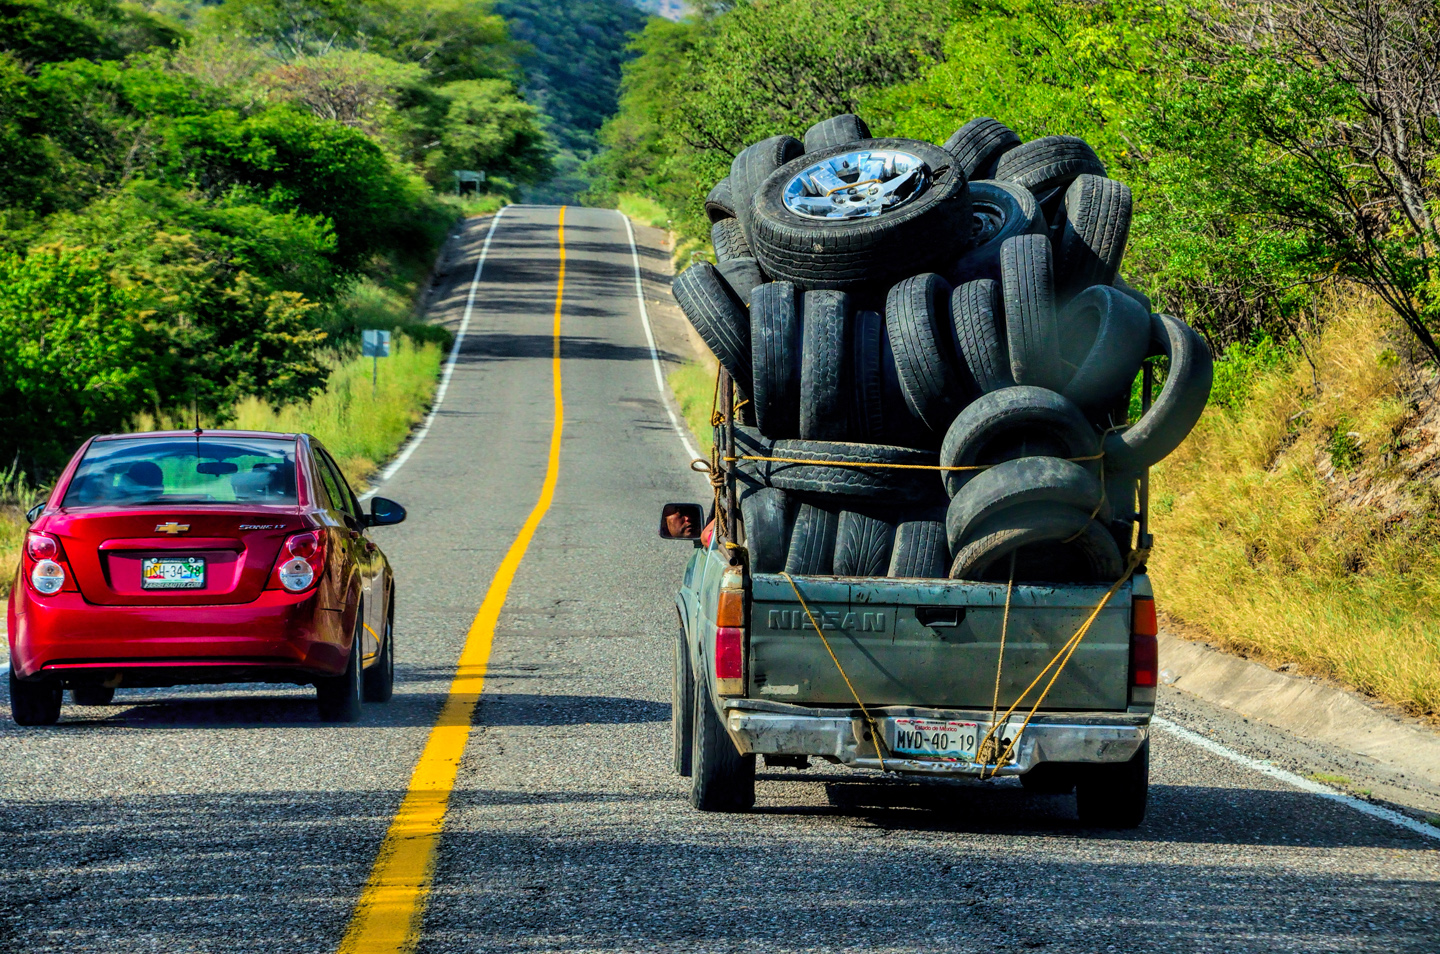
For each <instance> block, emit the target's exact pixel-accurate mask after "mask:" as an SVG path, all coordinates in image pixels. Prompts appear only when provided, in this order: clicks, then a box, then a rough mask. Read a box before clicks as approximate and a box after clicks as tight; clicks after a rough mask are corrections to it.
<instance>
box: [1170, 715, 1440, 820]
mask: <svg viewBox="0 0 1440 954" xmlns="http://www.w3.org/2000/svg"><path fill="white" fill-rule="evenodd" d="M1151 724H1153V725H1155V726H1158V727H1159V728H1161V729H1164V730H1165V731H1166V732H1168V733H1170V734H1171V735H1173V736H1175V737H1176V738H1177V739H1182V740H1184V741H1186V742H1189V743H1190V744H1191V745H1198V746H1199V747H1200V748H1202V749H1204V750H1205V751H1207V752H1211V753H1213V754H1215V755H1218V756H1220V757H1222V758H1227V759H1229V760H1230V761H1232V762H1234V763H1236V764H1237V765H1243V766H1244V767H1245V768H1248V769H1250V770H1251V771H1255V772H1259V773H1260V774H1261V775H1268V776H1270V777H1271V778H1273V779H1275V780H1277V781H1280V782H1284V783H1285V784H1286V785H1290V786H1292V787H1294V788H1298V789H1300V790H1301V791H1302V792H1308V793H1310V794H1311V795H1318V796H1319V797H1320V798H1325V799H1329V800H1330V801H1332V802H1339V803H1340V804H1341V805H1346V806H1348V807H1350V808H1353V809H1355V810H1356V811H1357V812H1360V813H1361V814H1364V815H1369V816H1370V817H1372V818H1378V819H1380V820H1381V821H1387V822H1389V823H1390V824H1392V825H1398V826H1399V827H1401V828H1407V829H1409V830H1410V831H1413V832H1415V833H1416V834H1420V835H1424V836H1425V837H1426V838H1434V839H1436V840H1440V828H1436V827H1435V826H1433V825H1427V824H1425V823H1424V822H1420V821H1416V820H1415V819H1413V818H1410V817H1409V816H1406V815H1402V814H1400V813H1399V812H1397V811H1391V810H1390V809H1388V808H1381V807H1380V806H1379V805H1372V804H1370V803H1369V802H1367V801H1365V800H1364V799H1360V798H1355V797H1354V796H1353V795H1346V794H1345V793H1344V792H1341V791H1338V790H1337V789H1333V788H1331V787H1330V786H1328V785H1322V784H1320V783H1319V782H1317V781H1314V780H1313V779H1308V778H1303V777H1301V776H1299V775H1296V774H1295V773H1294V772H1287V771H1285V770H1284V769H1281V768H1276V767H1275V766H1273V765H1267V764H1266V763H1264V762H1262V761H1260V760H1259V759H1252V758H1251V757H1250V756H1248V755H1241V754H1240V753H1239V752H1236V751H1234V750H1232V749H1228V748H1226V747H1225V746H1223V745H1221V744H1220V743H1219V742H1216V741H1214V740H1212V739H1207V738H1205V736H1203V735H1201V734H1200V733H1198V732H1192V731H1191V730H1189V729H1187V728H1185V727H1184V726H1180V725H1176V724H1175V723H1174V722H1171V721H1170V720H1169V719H1162V718H1161V717H1159V716H1154V717H1153V718H1152V719H1151Z"/></svg>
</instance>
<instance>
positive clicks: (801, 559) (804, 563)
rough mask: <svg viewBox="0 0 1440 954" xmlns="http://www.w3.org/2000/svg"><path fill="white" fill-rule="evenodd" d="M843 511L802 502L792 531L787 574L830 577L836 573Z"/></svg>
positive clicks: (786, 564)
mask: <svg viewBox="0 0 1440 954" xmlns="http://www.w3.org/2000/svg"><path fill="white" fill-rule="evenodd" d="M839 526H840V512H839V511H838V510H835V509H833V508H831V507H822V506H819V505H818V504H812V503H801V504H800V506H799V508H798V509H797V510H796V512H795V524H794V526H793V527H792V528H791V530H790V547H789V551H788V552H787V553H786V555H785V572H786V573H789V574H791V575H794V576H830V575H831V574H833V573H834V572H835V537H836V534H837V532H838V531H839Z"/></svg>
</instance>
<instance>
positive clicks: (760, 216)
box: [673, 115, 1212, 582]
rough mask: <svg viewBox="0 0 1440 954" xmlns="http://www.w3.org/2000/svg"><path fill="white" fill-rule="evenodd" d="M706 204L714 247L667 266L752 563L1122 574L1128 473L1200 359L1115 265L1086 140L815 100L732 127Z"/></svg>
mask: <svg viewBox="0 0 1440 954" xmlns="http://www.w3.org/2000/svg"><path fill="white" fill-rule="evenodd" d="M705 208H706V211H707V213H708V215H709V217H710V219H711V221H712V223H713V224H712V228H711V240H712V243H713V245H714V249H715V258H716V260H717V263H718V264H716V265H711V264H709V263H699V264H696V265H692V266H691V267H690V268H688V269H686V270H685V271H684V272H683V273H681V274H680V275H679V276H677V277H676V279H675V281H674V285H673V290H674V293H675V297H676V299H677V301H678V302H679V303H680V306H681V308H682V309H683V310H684V312H685V314H686V316H687V317H688V318H689V319H690V321H691V323H692V324H694V326H695V328H696V330H697V331H698V332H699V333H700V335H701V337H703V338H704V339H705V341H706V342H707V344H709V346H710V348H711V350H712V351H714V353H715V356H716V357H717V358H718V359H719V361H720V362H721V364H722V365H723V366H724V367H725V369H726V370H727V371H728V372H729V375H730V378H731V380H732V381H733V382H734V384H735V386H736V388H737V390H738V391H739V393H740V401H741V404H740V418H739V421H740V423H739V425H738V426H737V429H736V430H737V434H736V440H737V454H736V457H737V458H740V459H738V460H736V461H735V462H734V463H733V464H732V466H733V468H734V471H735V477H736V480H737V482H738V485H739V487H738V489H739V506H740V516H741V520H742V526H743V533H744V542H745V545H746V547H747V548H748V550H749V553H750V562H751V568H752V570H753V571H755V572H776V571H779V570H785V571H787V572H790V573H794V574H820V575H832V574H833V575H837V576H886V575H888V576H894V577H925V578H941V577H946V576H949V577H952V578H956V579H968V580H997V579H998V580H1001V581H1003V580H1005V579H1007V578H1009V577H1010V574H1011V572H1012V571H1013V572H1014V578H1015V579H1017V580H1029V581H1048V582H1104V581H1113V580H1114V579H1116V578H1118V577H1119V576H1120V575H1121V574H1122V572H1123V566H1124V562H1125V559H1126V556H1127V552H1128V550H1129V549H1130V547H1131V546H1132V542H1133V537H1134V522H1135V521H1136V519H1137V513H1136V508H1137V486H1138V480H1139V477H1140V475H1141V473H1142V472H1143V471H1144V470H1145V468H1147V467H1148V466H1150V465H1151V464H1154V463H1156V462H1158V461H1159V460H1160V459H1161V458H1163V457H1164V456H1165V455H1166V454H1168V453H1170V451H1172V450H1174V449H1175V448H1176V447H1177V446H1178V445H1179V444H1180V442H1181V441H1182V440H1184V438H1185V436H1186V435H1187V434H1188V433H1189V431H1190V429H1191V428H1192V427H1193V426H1194V424H1195V422H1196V420H1198V418H1199V416H1200V413H1201V411H1202V410H1203V409H1204V406H1205V401H1206V399H1207V398H1208V397H1209V393H1210V383H1211V371H1212V369H1211V359H1210V353H1209V350H1208V349H1207V347H1206V345H1205V342H1204V341H1203V340H1202V339H1201V338H1200V337H1199V336H1198V335H1197V334H1196V333H1195V332H1194V331H1193V330H1191V329H1190V328H1189V327H1187V326H1186V325H1185V324H1184V323H1183V322H1181V321H1179V320H1177V319H1175V318H1172V317H1169V316H1166V315H1155V314H1151V309H1150V303H1149V301H1148V299H1146V298H1145V296H1144V295H1142V294H1141V293H1139V292H1138V291H1136V290H1134V289H1133V288H1131V287H1129V286H1128V285H1126V284H1125V282H1124V280H1123V279H1122V278H1121V277H1120V265H1121V259H1122V257H1123V255H1124V252H1125V246H1126V242H1127V240H1128V238H1129V231H1130V221H1131V196H1130V190H1129V189H1128V188H1127V187H1126V186H1125V185H1124V184H1123V183H1121V182H1118V181H1116V180H1114V179H1110V178H1107V177H1106V175H1105V167H1104V165H1103V164H1102V163H1101V162H1100V160H1099V158H1098V157H1097V156H1096V155H1095V152H1094V150H1093V149H1091V148H1090V146H1089V145H1087V144H1086V143H1085V142H1084V141H1083V140H1081V139H1077V138H1074V137H1070V136H1048V137H1045V138H1043V139H1037V140H1033V141H1030V142H1022V141H1021V139H1020V137H1019V136H1017V135H1016V134H1015V133H1014V132H1013V131H1011V130H1010V129H1009V128H1008V127H1006V126H1005V125H1004V124H1002V123H1000V122H997V121H996V120H994V119H989V118H981V119H976V120H974V121H972V122H970V123H967V124H966V125H965V126H963V127H962V128H961V129H959V130H958V131H956V133H955V134H954V135H953V136H951V137H950V139H949V140H947V141H946V142H945V144H944V145H943V146H936V145H933V144H931V143H926V142H919V141H916V140H910V139H876V138H872V137H871V136H870V133H869V129H868V128H867V127H866V125H865V123H864V121H863V120H861V119H860V118H859V117H856V116H853V115H843V116H836V117H834V118H833V119H828V120H825V121H824V122H821V123H817V124H816V125H814V126H812V127H811V128H810V129H809V130H808V131H806V133H805V137H804V141H803V142H801V141H800V140H797V139H794V138H792V137H790V136H774V137H772V138H770V139H766V140H764V141H763V142H758V143H755V144H754V145H752V146H750V147H749V148H747V149H745V150H744V151H743V152H741V153H740V154H739V155H738V156H736V158H735V161H734V162H733V163H732V165H731V168H730V175H729V176H728V177H727V178H725V179H724V180H722V181H721V182H720V183H719V184H717V185H716V186H715V188H714V189H712V190H711V192H710V194H709V196H708V197H707V199H706V202H705ZM1160 355H1163V356H1165V357H1166V358H1167V359H1168V363H1167V365H1166V368H1165V379H1164V383H1163V385H1162V387H1161V389H1160V392H1159V395H1158V397H1157V399H1156V400H1155V401H1154V403H1153V404H1152V405H1151V406H1150V407H1149V409H1148V410H1146V411H1145V412H1144V414H1143V415H1141V416H1140V417H1139V419H1138V420H1137V421H1135V422H1134V423H1129V422H1128V421H1127V417H1128V415H1129V408H1130V399H1131V393H1132V387H1133V384H1134V382H1135V379H1136V376H1137V374H1138V373H1139V371H1140V369H1141V366H1142V362H1144V361H1145V359H1146V358H1149V357H1154V356H1160ZM745 458H772V459H771V460H759V459H750V460H747V459H745ZM941 467H943V468H949V469H944V470H941V469H939V468H941Z"/></svg>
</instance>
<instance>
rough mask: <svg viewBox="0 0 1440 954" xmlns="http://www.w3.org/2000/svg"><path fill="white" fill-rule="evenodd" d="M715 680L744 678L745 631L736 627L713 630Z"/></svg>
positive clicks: (722, 627)
mask: <svg viewBox="0 0 1440 954" xmlns="http://www.w3.org/2000/svg"><path fill="white" fill-rule="evenodd" d="M715 678H716V679H743V678H745V630H743V629H741V628H740V627H738V626H721V627H720V628H718V629H716V630H715Z"/></svg>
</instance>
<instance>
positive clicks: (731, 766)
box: [690, 680, 755, 812]
mask: <svg viewBox="0 0 1440 954" xmlns="http://www.w3.org/2000/svg"><path fill="white" fill-rule="evenodd" d="M691 695H692V696H694V699H695V714H694V715H693V716H692V717H691V725H692V729H693V736H692V738H693V742H692V743H691V750H692V751H691V764H690V769H691V774H690V804H691V805H693V806H694V807H696V808H698V809H700V811H702V812H748V811H749V810H750V809H751V808H753V807H754V806H755V756H754V755H741V754H740V750H739V749H737V748H735V742H734V741H733V740H732V739H731V738H730V735H729V733H727V732H726V731H725V727H724V725H722V724H721V722H720V716H719V714H718V713H716V711H715V706H714V705H713V704H712V703H711V701H710V691H709V687H708V686H706V685H705V684H703V683H701V682H700V681H699V680H697V684H696V685H695V689H694V691H693V692H692V693H691Z"/></svg>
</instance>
